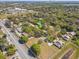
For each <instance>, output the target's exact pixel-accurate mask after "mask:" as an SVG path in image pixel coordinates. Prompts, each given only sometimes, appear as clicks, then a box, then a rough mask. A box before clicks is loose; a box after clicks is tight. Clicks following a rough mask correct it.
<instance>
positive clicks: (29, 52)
mask: <svg viewBox="0 0 79 59" xmlns="http://www.w3.org/2000/svg"><path fill="white" fill-rule="evenodd" d="M28 54H29V55H30V56H32V57H34V58H36V56H35V54H34V53H33V52H32V50H31V48H29V50H28Z"/></svg>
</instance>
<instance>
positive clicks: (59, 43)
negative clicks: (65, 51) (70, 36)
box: [53, 40, 64, 48]
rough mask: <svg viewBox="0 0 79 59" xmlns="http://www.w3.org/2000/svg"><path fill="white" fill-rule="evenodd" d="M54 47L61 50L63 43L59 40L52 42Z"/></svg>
mask: <svg viewBox="0 0 79 59" xmlns="http://www.w3.org/2000/svg"><path fill="white" fill-rule="evenodd" d="M53 44H54V45H55V46H56V47H58V48H62V47H63V45H64V42H63V41H61V40H54V43H53Z"/></svg>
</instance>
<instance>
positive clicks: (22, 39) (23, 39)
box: [20, 35, 28, 43]
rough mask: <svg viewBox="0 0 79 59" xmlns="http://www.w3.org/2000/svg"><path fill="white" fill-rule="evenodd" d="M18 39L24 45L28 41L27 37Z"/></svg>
mask: <svg viewBox="0 0 79 59" xmlns="http://www.w3.org/2000/svg"><path fill="white" fill-rule="evenodd" d="M20 39H21V41H22V42H24V43H26V42H27V41H28V37H27V36H24V35H23V36H22V37H21V38H20Z"/></svg>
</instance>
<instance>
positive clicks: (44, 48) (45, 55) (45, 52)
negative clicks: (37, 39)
mask: <svg viewBox="0 0 79 59" xmlns="http://www.w3.org/2000/svg"><path fill="white" fill-rule="evenodd" d="M56 52H58V48H56V47H55V46H48V44H47V43H45V42H44V43H42V44H41V53H40V59H49V57H50V56H51V55H53V54H54V53H56Z"/></svg>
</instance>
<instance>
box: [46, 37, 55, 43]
mask: <svg viewBox="0 0 79 59" xmlns="http://www.w3.org/2000/svg"><path fill="white" fill-rule="evenodd" d="M47 39H48V41H49V42H53V40H54V39H55V38H54V37H52V36H48V37H47Z"/></svg>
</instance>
